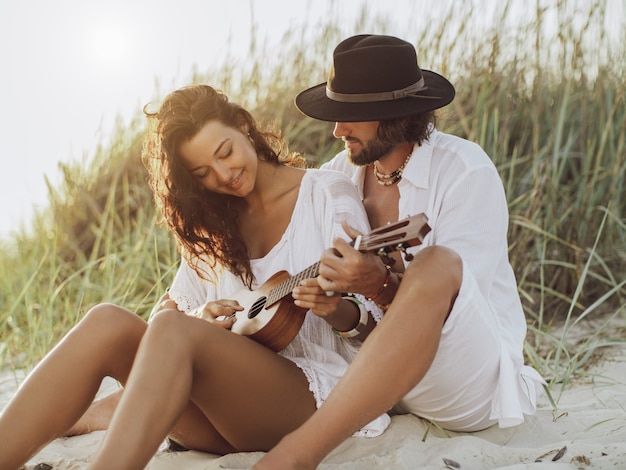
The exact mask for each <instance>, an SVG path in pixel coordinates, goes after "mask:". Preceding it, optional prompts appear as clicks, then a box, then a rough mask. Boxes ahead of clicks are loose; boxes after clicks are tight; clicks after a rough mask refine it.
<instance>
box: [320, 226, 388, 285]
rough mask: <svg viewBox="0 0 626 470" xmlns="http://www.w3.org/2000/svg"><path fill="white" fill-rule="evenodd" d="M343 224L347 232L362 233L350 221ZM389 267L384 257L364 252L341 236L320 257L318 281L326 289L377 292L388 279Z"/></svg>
mask: <svg viewBox="0 0 626 470" xmlns="http://www.w3.org/2000/svg"><path fill="white" fill-rule="evenodd" d="M343 228H344V230H345V232H346V234H347V235H348V236H350V237H351V238H353V239H354V238H356V237H357V236H358V235H360V233H359V232H358V231H357V230H355V229H354V228H353V227H350V226H349V225H348V224H347V223H345V222H344V223H343ZM386 276H387V270H386V268H385V265H384V264H383V262H382V260H381V259H380V258H379V257H378V256H376V255H375V254H372V253H361V252H360V251H358V250H355V249H354V248H353V247H352V246H351V245H350V244H349V243H348V242H346V241H345V240H342V239H340V238H338V239H336V240H335V241H334V243H333V248H330V249H327V250H325V251H324V252H323V253H322V256H321V257H320V268H319V276H318V277H317V281H318V283H319V285H320V288H321V289H323V290H324V291H334V292H350V293H358V294H363V295H364V296H366V297H369V296H372V295H374V294H375V293H376V292H378V290H379V289H380V286H381V285H382V284H383V282H384V281H385V278H386Z"/></svg>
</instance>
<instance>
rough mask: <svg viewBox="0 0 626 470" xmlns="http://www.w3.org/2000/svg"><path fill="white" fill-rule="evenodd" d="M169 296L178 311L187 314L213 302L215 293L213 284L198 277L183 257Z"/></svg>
mask: <svg viewBox="0 0 626 470" xmlns="http://www.w3.org/2000/svg"><path fill="white" fill-rule="evenodd" d="M169 295H170V298H171V299H172V300H174V302H176V305H178V308H179V310H181V311H183V312H185V313H189V312H190V311H191V310H193V309H194V308H196V307H198V306H199V305H201V304H203V303H205V302H207V301H209V300H215V297H216V292H215V287H214V284H213V283H211V282H209V281H207V280H205V279H202V278H201V277H200V276H198V273H196V271H195V270H194V269H193V268H192V267H191V266H190V265H189V263H188V262H187V260H186V259H185V257H183V258H182V261H181V263H180V267H179V268H178V272H177V273H176V276H174V280H173V282H172V285H171V286H170V290H169Z"/></svg>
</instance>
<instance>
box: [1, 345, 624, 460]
mask: <svg viewBox="0 0 626 470" xmlns="http://www.w3.org/2000/svg"><path fill="white" fill-rule="evenodd" d="M19 379H20V377H17V378H16V377H15V376H14V375H13V374H6V373H5V374H4V375H3V376H2V377H1V378H0V406H3V405H4V404H5V403H6V402H7V401H8V400H9V398H10V396H11V394H12V393H13V392H14V391H15V388H16V383H17V382H16V381H19ZM109 386H110V385H109ZM103 393H107V390H106V386H105V389H104V391H103ZM555 398H557V397H555ZM558 405H559V409H558V410H553V408H552V406H551V405H550V403H549V401H548V399H547V397H546V396H545V395H542V396H541V397H540V399H539V407H538V411H537V413H536V414H535V415H534V416H529V417H527V419H526V421H525V423H524V424H522V425H520V426H518V427H516V428H512V429H499V428H497V427H493V428H490V429H487V430H485V431H481V432H477V433H472V434H465V433H450V434H449V435H448V436H446V435H445V434H442V433H441V432H440V431H439V430H437V429H436V428H433V427H432V426H429V425H428V423H426V422H424V421H423V420H421V419H419V418H416V417H413V416H406V415H404V416H394V417H393V418H392V424H391V426H390V428H389V429H388V430H387V431H386V432H385V433H384V434H383V435H382V436H380V437H377V438H372V439H366V438H351V439H349V440H347V441H346V442H344V443H343V444H342V445H341V446H339V447H338V448H337V449H335V451H334V452H332V453H331V454H330V455H329V456H328V458H327V459H326V460H325V461H324V463H323V464H322V465H321V466H320V469H322V470H323V469H328V470H330V469H342V470H352V469H353V470H357V469H358V470H370V469H371V470H374V469H376V470H378V469H417V468H419V469H433V470H434V469H445V468H450V469H462V470H482V469H485V470H486V469H489V470H491V469H507V470H531V469H532V470H534V469H545V468H549V469H551V470H560V469H612V470H614V469H622V468H626V347H625V348H624V349H614V350H611V351H608V352H607V354H606V356H605V358H604V360H603V362H602V363H601V364H599V365H597V366H596V367H595V368H594V369H593V370H591V371H590V374H589V375H588V377H587V378H586V379H585V380H584V381H579V382H576V383H574V384H572V385H571V386H569V387H568V388H566V389H565V391H564V392H563V394H562V395H561V396H560V398H559V401H558ZM103 436H104V431H98V432H93V433H91V434H88V435H85V436H77V437H72V438H65V439H57V440H55V441H54V442H52V443H50V444H49V445H48V446H47V447H46V448H44V449H43V450H42V451H41V452H40V453H39V454H38V455H37V456H35V457H34V458H33V459H31V460H30V462H29V463H28V465H27V467H26V468H27V469H29V470H30V469H34V468H35V466H36V465H37V464H42V463H46V464H49V465H51V466H52V467H53V468H54V469H55V470H62V469H63V470H65V469H67V470H80V469H84V468H86V467H87V463H88V462H89V459H90V457H91V455H92V454H93V453H94V452H95V451H96V450H97V448H98V446H99V444H100V442H101V440H102V438H103ZM261 455H262V453H260V452H249V453H240V454H230V455H226V456H222V457H219V456H215V455H210V454H204V453H201V452H193V451H190V452H165V451H162V452H159V453H158V454H157V455H156V456H155V457H154V458H153V459H152V461H151V462H150V464H149V466H148V467H147V468H148V469H149V470H180V469H189V470H213V469H215V470H217V469H245V468H250V467H251V466H252V464H254V462H256V461H257V460H258V459H259V458H260V457H261ZM553 460H554V461H553ZM41 467H42V466H40V468H41Z"/></svg>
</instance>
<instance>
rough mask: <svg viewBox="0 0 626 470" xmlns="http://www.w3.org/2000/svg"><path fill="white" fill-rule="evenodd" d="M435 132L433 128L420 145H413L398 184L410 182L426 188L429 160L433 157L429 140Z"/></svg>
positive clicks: (417, 186)
mask: <svg viewBox="0 0 626 470" xmlns="http://www.w3.org/2000/svg"><path fill="white" fill-rule="evenodd" d="M436 132H437V131H436V130H433V132H432V134H431V136H430V138H429V139H428V140H425V141H424V142H422V145H417V144H415V145H413V153H412V154H411V158H410V159H409V163H407V165H406V168H405V169H404V172H403V173H402V179H401V180H400V182H399V183H398V185H403V183H404V184H407V183H410V184H412V185H413V186H415V187H416V188H422V189H428V184H429V183H428V180H429V175H430V162H431V160H432V157H433V147H432V145H431V141H432V140H433V139H434V137H435V134H436Z"/></svg>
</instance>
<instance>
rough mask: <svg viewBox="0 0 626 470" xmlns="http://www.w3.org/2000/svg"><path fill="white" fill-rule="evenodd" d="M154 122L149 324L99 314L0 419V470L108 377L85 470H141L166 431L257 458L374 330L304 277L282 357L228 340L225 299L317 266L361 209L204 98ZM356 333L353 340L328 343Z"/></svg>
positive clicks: (50, 435) (59, 427) (190, 91)
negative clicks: (97, 436)
mask: <svg viewBox="0 0 626 470" xmlns="http://www.w3.org/2000/svg"><path fill="white" fill-rule="evenodd" d="M153 118H154V123H155V124H156V126H155V130H154V132H152V133H151V134H150V136H149V138H148V140H147V141H146V145H145V147H144V154H143V157H144V163H145V164H146V166H147V168H148V170H149V172H150V183H151V187H152V190H153V192H154V197H155V201H156V204H157V206H158V208H159V209H160V210H161V212H162V214H163V216H164V218H165V220H166V222H167V225H168V227H169V228H170V230H171V231H172V233H173V234H174V236H175V237H176V240H177V242H178V243H179V244H180V246H181V253H182V258H183V259H182V263H181V266H180V269H179V271H178V273H177V275H176V277H175V280H174V282H173V284H172V286H171V288H170V290H169V293H168V294H166V295H165V296H164V297H163V298H162V302H161V303H160V305H158V306H157V307H156V308H155V312H156V313H155V314H154V315H153V318H152V319H151V321H150V323H149V324H148V323H146V322H145V321H143V320H142V319H141V318H139V317H138V316H137V315H135V314H133V313H132V312H130V311H128V310H125V309H123V308H121V307H118V306H115V305H111V304H101V305H98V306H96V307H94V308H93V309H91V310H90V311H89V312H88V313H87V315H86V316H85V317H84V318H83V319H82V320H81V321H80V322H79V324H78V325H77V326H76V327H75V328H74V329H73V330H72V331H70V332H69V333H68V334H67V336H66V337H65V338H64V339H63V340H62V341H61V342H60V343H59V344H58V345H57V346H56V347H55V348H54V349H53V350H52V351H51V352H50V353H49V354H48V355H47V356H46V357H45V358H44V359H43V361H42V362H41V363H40V364H39V365H38V366H37V367H36V368H35V369H34V370H33V372H32V373H31V374H30V375H29V377H28V378H27V379H26V380H25V382H24V383H23V384H22V386H21V387H20V389H19V391H18V392H17V394H16V395H15V397H13V399H12V401H11V402H10V403H9V405H8V406H7V408H6V409H5V410H4V411H3V413H2V415H0V443H2V446H3V451H2V452H1V453H0V468H2V469H13V468H19V467H20V465H22V464H23V463H24V462H26V461H27V460H28V459H29V458H30V457H31V456H32V455H34V454H35V453H36V452H37V451H38V450H39V449H40V448H41V447H43V446H44V445H45V444H47V443H48V442H50V441H51V440H52V439H54V438H56V437H58V436H60V435H63V434H64V433H66V432H67V431H68V429H70V428H71V427H72V425H73V424H74V423H75V422H76V421H77V420H78V419H79V417H81V415H83V413H84V412H85V410H86V409H87V408H88V407H89V405H90V403H91V402H92V400H93V398H94V396H95V394H96V392H97V390H98V388H99V385H100V383H101V381H102V379H103V377H105V376H112V377H114V378H115V379H117V380H119V381H120V382H121V383H122V384H123V385H124V391H123V393H122V395H121V399H120V401H119V404H118V405H117V407H116V409H115V412H114V414H113V417H112V420H111V423H110V426H108V431H107V433H106V436H105V438H104V441H103V443H102V446H101V447H100V449H99V451H98V453H97V454H96V455H95V456H94V459H93V461H92V463H91V467H90V468H94V469H96V468H107V469H109V468H116V469H125V468H144V467H145V466H146V465H147V463H148V462H149V461H150V459H151V457H152V455H153V454H154V453H155V452H156V450H157V449H158V447H159V445H160V443H161V442H162V441H163V439H164V438H165V437H166V436H170V438H171V439H172V440H174V441H175V442H177V443H178V444H180V445H182V446H184V447H186V448H189V449H196V450H202V451H206V452H210V453H215V454H225V453H230V452H237V451H259V450H268V449H270V448H271V447H272V446H273V445H275V444H276V443H277V442H278V441H279V440H280V439H281V438H282V437H283V436H284V435H286V434H287V433H288V432H290V431H292V430H294V429H295V428H297V427H298V426H299V425H300V424H302V423H303V422H304V421H305V420H306V419H307V418H308V417H309V416H310V415H311V414H312V413H313V412H314V411H315V409H316V408H317V407H318V406H320V405H321V403H322V402H323V401H324V399H325V398H326V396H327V395H328V393H329V392H330V390H331V389H332V387H333V386H334V385H335V383H336V382H337V381H338V379H339V377H340V376H341V374H342V373H343V372H344V371H345V369H346V368H347V365H348V363H349V362H350V361H351V360H352V358H353V357H354V355H355V354H356V350H357V348H358V345H359V344H360V343H359V342H358V341H354V339H356V340H359V339H363V338H364V337H365V336H367V334H368V333H369V331H370V330H371V328H372V327H373V324H374V319H372V318H371V317H370V315H371V314H369V312H366V311H365V310H364V309H363V308H361V306H359V305H358V302H354V300H353V299H351V298H345V297H344V298H342V297H341V296H340V295H339V294H331V293H325V292H323V291H322V290H321V289H320V288H319V286H318V284H317V281H316V280H315V278H311V279H306V280H304V281H302V283H301V285H299V286H298V287H296V288H295V289H294V291H293V297H294V298H295V299H296V304H297V305H299V306H300V307H302V308H305V309H311V311H309V312H307V315H306V317H305V320H304V323H303V325H302V328H301V329H300V330H299V332H298V333H297V336H296V337H295V339H294V340H293V341H292V342H291V343H289V344H288V345H287V347H285V348H284V349H283V350H282V351H281V352H280V353H279V354H277V353H275V352H274V351H273V350H271V349H269V348H267V347H265V346H263V345H262V344H259V343H258V342H255V341H253V340H251V339H250V338H247V337H245V336H244V335H238V334H234V333H233V332H231V331H228V330H229V329H230V328H231V327H232V326H233V323H234V322H235V320H236V318H237V317H236V316H235V315H234V313H236V312H238V311H241V310H242V308H243V307H242V306H241V305H240V303H239V302H238V301H237V300H236V299H234V298H233V297H232V295H233V293H235V292H237V291H239V290H240V289H242V288H244V287H248V288H257V287H258V286H260V285H262V284H263V283H264V282H265V281H266V280H267V279H268V278H270V277H271V276H272V274H274V273H275V272H277V271H280V270H287V271H288V272H290V273H291V274H295V273H297V272H300V271H302V270H304V269H305V268H307V267H309V266H310V265H312V264H314V263H315V262H316V261H318V259H319V256H320V254H321V253H322V251H323V250H324V248H326V247H328V246H331V243H332V240H333V239H334V238H335V237H338V236H341V237H344V238H346V235H345V233H344V232H343V230H342V228H341V223H342V222H343V221H347V222H348V223H349V224H350V225H352V226H354V227H356V228H357V229H359V230H361V231H362V232H367V231H368V227H367V222H366V220H367V219H366V216H365V213H364V210H363V207H362V205H361V203H360V200H359V198H358V195H357V194H356V193H355V190H354V188H353V186H352V183H351V182H350V181H349V180H348V179H347V178H346V177H344V176H343V175H341V174H340V173H338V172H331V171H322V170H304V169H302V168H298V167H297V165H294V164H297V163H298V162H299V159H298V158H296V157H293V156H291V157H288V158H287V159H286V161H283V160H281V159H280V158H279V154H281V151H280V150H274V148H273V147H272V143H280V140H279V139H278V137H277V136H275V135H273V134H271V133H266V132H262V131H260V130H259V129H258V127H257V125H256V123H255V121H254V119H253V118H252V116H251V115H250V114H249V113H248V112H247V111H246V110H244V109H243V108H241V107H240V106H238V105H236V104H234V103H230V102H229V101H228V98H227V97H226V96H225V95H224V94H222V93H220V92H217V91H216V90H214V89H213V88H211V87H208V86H191V87H186V88H182V89H180V90H177V91H175V92H173V93H172V94H170V95H169V96H168V97H167V98H166V99H165V101H164V102H163V104H162V105H161V107H160V109H159V111H158V112H157V113H155V114H154V115H153ZM327 294H330V295H327ZM181 312H184V313H187V315H184V314H182V313H181ZM363 312H366V317H364V316H363V315H364V313H363ZM357 324H358V325H359V329H358V330H355V331H354V336H353V338H354V339H346V338H345V337H343V336H346V335H345V334H343V335H341V334H335V333H337V332H346V331H350V330H354V329H355V325H357ZM363 325H366V328H365V329H363V328H361V327H362V326H363ZM333 329H334V332H333ZM387 424H388V417H387V416H386V415H382V416H381V417H379V418H378V419H377V420H375V421H373V422H372V423H370V425H368V426H367V427H366V428H364V429H362V430H361V432H360V433H361V434H378V433H380V432H382V430H383V429H384V428H385V426H386V425H387ZM4 449H6V450H4Z"/></svg>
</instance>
